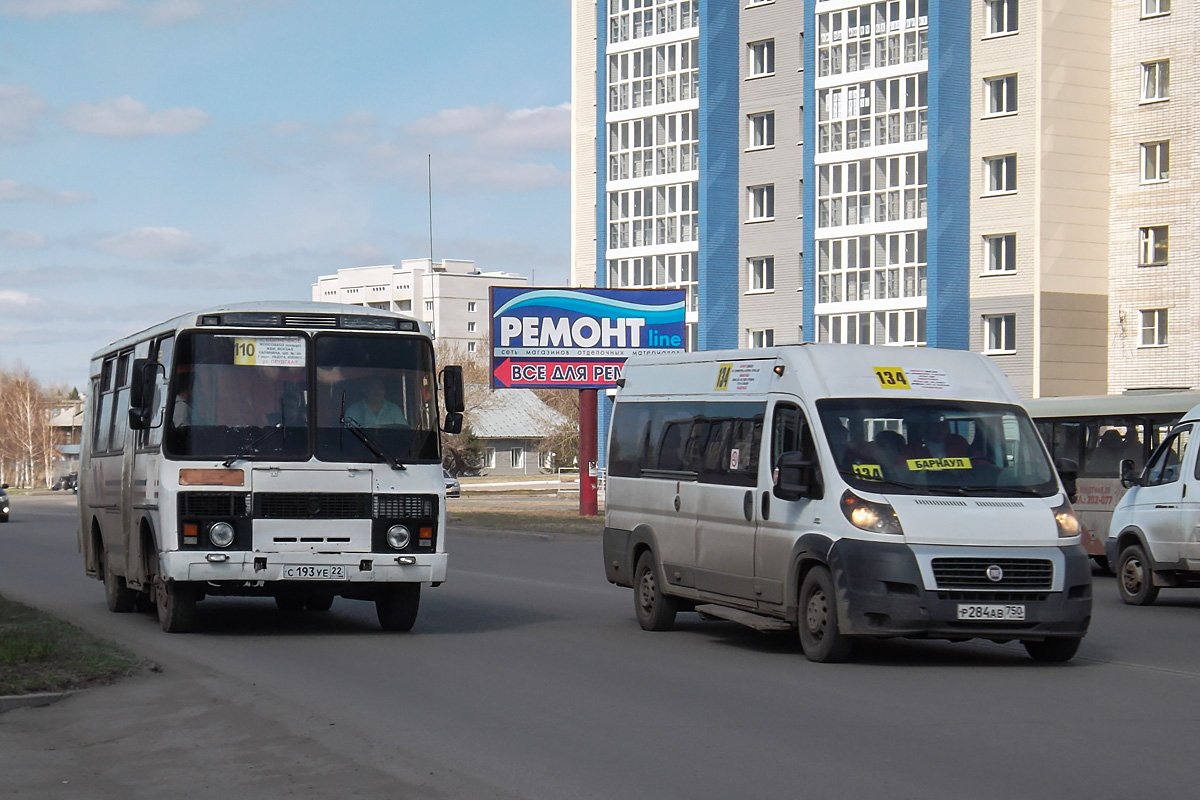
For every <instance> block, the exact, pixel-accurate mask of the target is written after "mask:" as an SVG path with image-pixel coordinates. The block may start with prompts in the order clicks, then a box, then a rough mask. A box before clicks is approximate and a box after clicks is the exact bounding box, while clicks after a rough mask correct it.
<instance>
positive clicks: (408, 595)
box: [375, 583, 421, 631]
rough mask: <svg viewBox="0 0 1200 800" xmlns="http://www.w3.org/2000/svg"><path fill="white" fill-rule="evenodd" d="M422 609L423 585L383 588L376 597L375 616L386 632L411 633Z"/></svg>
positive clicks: (401, 585) (397, 585) (400, 584)
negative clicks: (419, 610)
mask: <svg viewBox="0 0 1200 800" xmlns="http://www.w3.org/2000/svg"><path fill="white" fill-rule="evenodd" d="M420 607H421V584H419V583H397V584H395V585H392V586H382V587H380V589H379V594H378V595H376V597H375V615H376V616H377V617H379V627H381V628H383V629H384V630H385V631H411V630H412V628H413V625H415V624H416V622H417V610H418V609H420Z"/></svg>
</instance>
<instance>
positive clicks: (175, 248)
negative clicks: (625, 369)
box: [0, 0, 570, 391]
mask: <svg viewBox="0 0 1200 800" xmlns="http://www.w3.org/2000/svg"><path fill="white" fill-rule="evenodd" d="M569 103H570V0H506V2H490V0H486V1H485V0H476V2H470V3H466V4H463V3H449V2H417V0H0V369H19V368H28V369H29V370H30V372H31V373H32V375H33V376H34V377H35V378H37V379H38V380H39V381H41V382H43V383H45V384H66V385H68V386H75V387H77V388H79V389H80V391H84V390H85V388H86V378H87V369H88V360H89V358H90V356H91V354H92V353H94V352H95V351H96V350H98V349H100V348H101V347H103V346H105V345H106V344H108V343H109V342H110V341H113V340H115V339H118V338H121V337H123V336H126V335H128V334H131V333H134V332H136V331H138V330H141V329H142V328H145V327H147V326H150V325H153V324H156V323H158V322H161V321H162V320H165V319H168V318H170V317H172V316H175V315H177V314H182V313H185V312H187V311H191V310H196V309H200V308H205V307H208V306H212V305H216V304H219V303H227V302H242V301H250V300H265V299H279V300H304V301H307V300H310V299H311V298H312V284H313V283H314V282H316V279H317V276H319V275H327V274H332V273H333V272H336V271H337V270H338V269H341V268H346V267H356V266H367V265H373V264H393V263H394V264H398V263H399V262H400V261H401V260H402V259H405V258H425V257H428V255H429V252H430V241H429V240H430V235H429V234H430V203H429V193H428V185H429V178H430V176H431V177H432V187H433V191H432V228H433V254H434V258H435V259H436V260H441V259H442V258H464V259H473V260H474V261H475V262H476V264H477V266H478V267H479V268H480V269H483V270H485V271H490V270H505V271H508V272H516V273H519V274H523V275H527V276H530V277H532V278H533V279H534V280H535V281H536V284H537V285H542V286H563V285H567V284H568V282H569V273H570V270H569V264H568V260H569V252H570V241H569V237H570V231H569V225H570V212H569V157H570V156H569V144H570V105H569Z"/></svg>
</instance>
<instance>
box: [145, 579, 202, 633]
mask: <svg viewBox="0 0 1200 800" xmlns="http://www.w3.org/2000/svg"><path fill="white" fill-rule="evenodd" d="M154 598H155V603H156V604H157V605H158V624H159V625H160V626H162V629H163V630H164V631H166V632H167V633H188V632H190V631H191V630H192V628H193V627H195V625H196V587H194V586H192V585H191V584H190V583H187V582H186V581H164V580H162V579H161V578H157V577H156V578H155V582H154Z"/></svg>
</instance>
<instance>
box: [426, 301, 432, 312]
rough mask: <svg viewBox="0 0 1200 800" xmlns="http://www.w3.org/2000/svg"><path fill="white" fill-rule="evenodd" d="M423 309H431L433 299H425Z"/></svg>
mask: <svg viewBox="0 0 1200 800" xmlns="http://www.w3.org/2000/svg"><path fill="white" fill-rule="evenodd" d="M425 310H426V311H433V301H432V300H426V301H425Z"/></svg>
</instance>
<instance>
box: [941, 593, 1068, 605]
mask: <svg viewBox="0 0 1200 800" xmlns="http://www.w3.org/2000/svg"><path fill="white" fill-rule="evenodd" d="M1049 597H1050V594H1049V593H1048V592H938V593H937V598H938V600H950V601H953V602H956V603H1044V602H1046V600H1047V599H1049Z"/></svg>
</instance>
